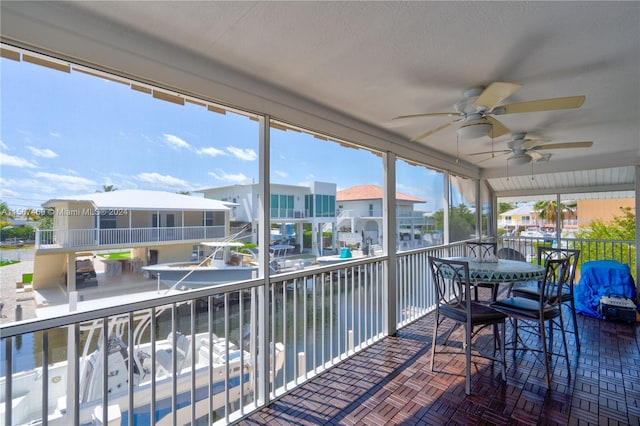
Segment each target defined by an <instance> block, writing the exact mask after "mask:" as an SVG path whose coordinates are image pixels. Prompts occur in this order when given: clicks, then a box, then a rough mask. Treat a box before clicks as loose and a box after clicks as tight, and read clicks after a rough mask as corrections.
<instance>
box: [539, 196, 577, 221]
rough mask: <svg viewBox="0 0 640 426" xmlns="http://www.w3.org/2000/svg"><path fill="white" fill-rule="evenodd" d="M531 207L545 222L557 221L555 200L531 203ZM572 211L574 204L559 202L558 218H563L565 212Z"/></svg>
mask: <svg viewBox="0 0 640 426" xmlns="http://www.w3.org/2000/svg"><path fill="white" fill-rule="evenodd" d="M533 209H534V210H535V211H536V212H537V213H538V217H539V218H540V219H542V220H544V222H545V223H556V222H557V221H558V203H557V202H556V201H538V202H537V203H535V204H534V205H533ZM574 211H575V205H569V204H564V203H560V220H563V219H564V218H565V215H566V214H571V213H574Z"/></svg>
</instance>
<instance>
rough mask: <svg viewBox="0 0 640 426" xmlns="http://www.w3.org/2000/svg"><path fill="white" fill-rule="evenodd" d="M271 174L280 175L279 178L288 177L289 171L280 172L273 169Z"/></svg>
mask: <svg viewBox="0 0 640 426" xmlns="http://www.w3.org/2000/svg"><path fill="white" fill-rule="evenodd" d="M273 174H275V175H277V176H279V177H281V178H288V177H289V173H287V172H281V171H279V170H274V172H273Z"/></svg>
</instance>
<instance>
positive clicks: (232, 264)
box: [142, 241, 258, 289]
mask: <svg viewBox="0 0 640 426" xmlns="http://www.w3.org/2000/svg"><path fill="white" fill-rule="evenodd" d="M200 245H201V246H204V247H205V248H207V249H210V250H213V251H212V253H211V254H209V255H208V256H206V257H205V258H204V260H202V261H200V260H191V261H185V262H168V263H159V264H157V265H148V266H143V267H142V270H143V271H145V272H147V273H148V274H149V275H150V276H151V277H152V278H159V279H160V281H161V282H163V283H164V284H165V285H167V286H169V287H171V288H179V289H190V288H199V287H205V286H211V285H216V284H222V283H228V282H231V281H241V280H249V279H252V278H256V277H257V276H258V264H257V262H256V261H255V259H254V258H253V256H252V255H250V254H242V253H237V252H234V251H231V248H240V247H243V246H244V244H242V243H239V242H234V241H215V242H203V243H200Z"/></svg>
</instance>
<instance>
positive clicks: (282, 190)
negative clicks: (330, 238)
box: [194, 182, 336, 254]
mask: <svg viewBox="0 0 640 426" xmlns="http://www.w3.org/2000/svg"><path fill="white" fill-rule="evenodd" d="M270 188H271V194H270V206H271V208H270V215H269V221H270V225H272V224H279V225H282V227H283V228H284V229H291V227H293V228H295V232H294V237H293V238H294V240H295V241H294V244H295V245H296V246H297V247H298V249H299V250H300V251H302V250H303V249H304V248H310V249H311V250H312V252H313V253H314V254H320V252H321V251H322V248H323V243H322V233H321V230H322V229H323V227H324V226H329V227H332V226H334V225H335V223H336V184H335V183H327V182H311V183H310V184H309V185H308V186H296V185H282V184H271V185H270ZM194 192H198V193H202V194H204V197H205V198H206V199H215V200H220V201H222V202H224V203H227V205H228V206H229V207H230V209H231V213H230V218H231V221H232V222H234V225H235V226H241V225H243V224H251V228H252V232H251V234H252V238H253V242H254V243H257V242H258V241H257V236H258V226H259V223H258V218H259V208H260V203H259V201H260V200H259V198H258V196H259V185H258V184H249V185H230V186H221V187H215V188H208V189H201V190H198V191H194ZM304 223H310V224H311V230H312V236H311V241H312V242H311V245H312V246H311V247H304V246H303V238H302V235H303V227H302V225H303V224H304Z"/></svg>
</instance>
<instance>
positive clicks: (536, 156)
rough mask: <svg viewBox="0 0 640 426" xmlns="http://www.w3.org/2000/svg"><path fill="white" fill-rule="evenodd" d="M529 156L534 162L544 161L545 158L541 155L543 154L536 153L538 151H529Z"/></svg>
mask: <svg viewBox="0 0 640 426" xmlns="http://www.w3.org/2000/svg"><path fill="white" fill-rule="evenodd" d="M527 154H528V155H529V156H530V157H531V159H532V160H534V161H540V160H542V159H543V158H544V157H545V155H544V154H541V153H539V152H536V151H527Z"/></svg>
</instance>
